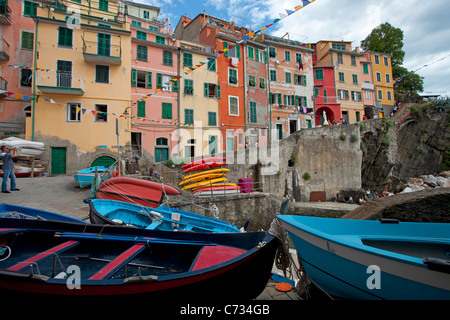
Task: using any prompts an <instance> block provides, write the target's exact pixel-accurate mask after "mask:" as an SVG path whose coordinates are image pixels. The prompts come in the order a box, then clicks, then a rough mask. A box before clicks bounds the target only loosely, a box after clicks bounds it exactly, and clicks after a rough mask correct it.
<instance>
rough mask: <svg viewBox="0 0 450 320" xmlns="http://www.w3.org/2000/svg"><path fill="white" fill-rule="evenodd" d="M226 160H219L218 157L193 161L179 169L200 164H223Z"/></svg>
mask: <svg viewBox="0 0 450 320" xmlns="http://www.w3.org/2000/svg"><path fill="white" fill-rule="evenodd" d="M226 160H227V159H226V158H219V157H210V158H202V159H199V160H195V161H192V162H190V163H187V164H184V165H182V166H181V167H182V168H188V167H193V166H195V165H198V164H202V163H211V162H224V161H226Z"/></svg>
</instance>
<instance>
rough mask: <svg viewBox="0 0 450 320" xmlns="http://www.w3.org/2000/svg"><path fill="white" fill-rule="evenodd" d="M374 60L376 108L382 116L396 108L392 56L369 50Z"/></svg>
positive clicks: (372, 60) (371, 59) (371, 58)
mask: <svg viewBox="0 0 450 320" xmlns="http://www.w3.org/2000/svg"><path fill="white" fill-rule="evenodd" d="M368 53H369V54H370V61H371V62H372V74H373V84H374V86H375V110H376V112H378V115H379V116H380V117H382V116H385V115H389V114H390V113H391V112H392V110H393V109H394V104H395V101H394V79H393V78H392V63H391V56H390V55H389V54H385V53H379V52H368Z"/></svg>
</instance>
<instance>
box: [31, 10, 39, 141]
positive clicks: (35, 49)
mask: <svg viewBox="0 0 450 320" xmlns="http://www.w3.org/2000/svg"><path fill="white" fill-rule="evenodd" d="M39 20H40V17H38V18H37V21H36V30H35V32H34V66H33V67H34V70H33V98H34V99H33V112H32V115H33V118H32V122H31V141H34V121H35V114H36V99H35V98H36V66H37V39H38V25H39Z"/></svg>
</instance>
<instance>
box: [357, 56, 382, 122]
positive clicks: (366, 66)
mask: <svg viewBox="0 0 450 320" xmlns="http://www.w3.org/2000/svg"><path fill="white" fill-rule="evenodd" d="M360 63H361V81H362V83H361V92H362V98H363V103H364V113H365V115H366V116H367V118H369V119H372V118H373V117H374V115H375V113H378V112H375V95H376V91H375V87H374V85H373V73H372V61H371V60H370V54H369V53H368V52H363V53H362V55H361V57H360Z"/></svg>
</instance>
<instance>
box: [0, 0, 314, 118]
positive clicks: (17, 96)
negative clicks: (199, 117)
mask: <svg viewBox="0 0 450 320" xmlns="http://www.w3.org/2000/svg"><path fill="white" fill-rule="evenodd" d="M315 1H316V0H311V1H309V0H302V1H301V2H302V4H300V5H297V6H296V7H295V8H294V10H288V9H286V10H285V11H286V13H280V14H279V16H280V18H277V19H275V20H274V21H273V22H272V23H270V24H268V25H265V26H264V27H261V28H260V29H259V30H257V31H255V32H253V31H252V32H249V33H248V34H247V35H244V36H242V40H240V41H238V42H237V43H236V44H234V45H230V46H228V48H224V49H223V50H219V51H218V56H217V58H216V59H215V60H214V62H215V61H216V60H217V59H218V58H219V57H220V56H221V55H223V54H225V53H226V52H228V51H229V50H231V49H233V48H234V47H235V46H238V45H240V44H241V43H243V42H244V41H247V40H250V39H252V38H254V37H255V36H256V35H257V34H258V33H260V32H262V31H264V30H266V29H267V28H270V27H271V26H273V25H274V24H276V23H278V22H280V21H281V20H283V19H285V18H287V17H288V16H290V15H292V14H293V13H295V12H297V11H298V10H300V9H302V8H304V7H306V6H307V5H309V4H311V3H312V2H315ZM210 62H211V61H210V59H209V58H208V59H206V60H204V61H200V62H199V64H197V65H195V66H193V67H188V68H187V69H186V70H185V72H184V74H183V75H181V76H174V77H173V78H172V79H171V80H169V81H167V82H166V83H164V84H163V86H169V85H171V84H172V83H174V82H176V81H179V80H180V79H182V78H183V77H184V76H186V75H188V74H190V73H191V72H193V71H195V70H197V69H198V68H200V67H202V66H203V65H205V64H208V63H210ZM1 66H2V67H13V68H15V69H16V68H20V69H28V70H31V71H35V70H36V71H42V72H49V71H55V72H61V73H63V72H64V71H61V70H54V69H47V68H34V67H27V66H19V65H13V64H1ZM163 86H161V87H157V88H156V89H155V90H154V91H153V92H151V93H149V94H146V95H145V96H143V97H142V98H141V99H138V100H137V101H136V102H133V103H131V105H130V106H127V107H126V109H130V108H131V107H132V106H136V105H137V104H138V102H141V101H144V100H145V99H148V98H149V97H151V96H152V95H154V94H156V93H158V92H160V91H162V90H163V89H164V87H163ZM5 93H6V95H7V96H8V97H10V96H14V98H15V99H16V100H22V99H23V101H28V100H30V101H36V102H43V101H45V102H50V103H52V104H58V105H62V106H66V104H63V103H58V102H55V101H54V100H53V99H48V98H39V96H37V97H32V96H27V95H24V94H17V93H13V92H10V91H6V90H0V94H5ZM77 112H81V113H82V114H85V113H86V112H88V113H92V114H93V115H96V114H103V115H112V116H117V117H119V118H122V117H128V118H131V119H139V120H142V121H144V122H145V121H147V122H153V123H163V124H170V125H181V126H194V124H185V123H179V122H174V121H166V120H153V119H147V118H145V117H134V116H125V115H124V114H116V113H112V112H102V111H96V110H91V109H87V108H82V107H77Z"/></svg>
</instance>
